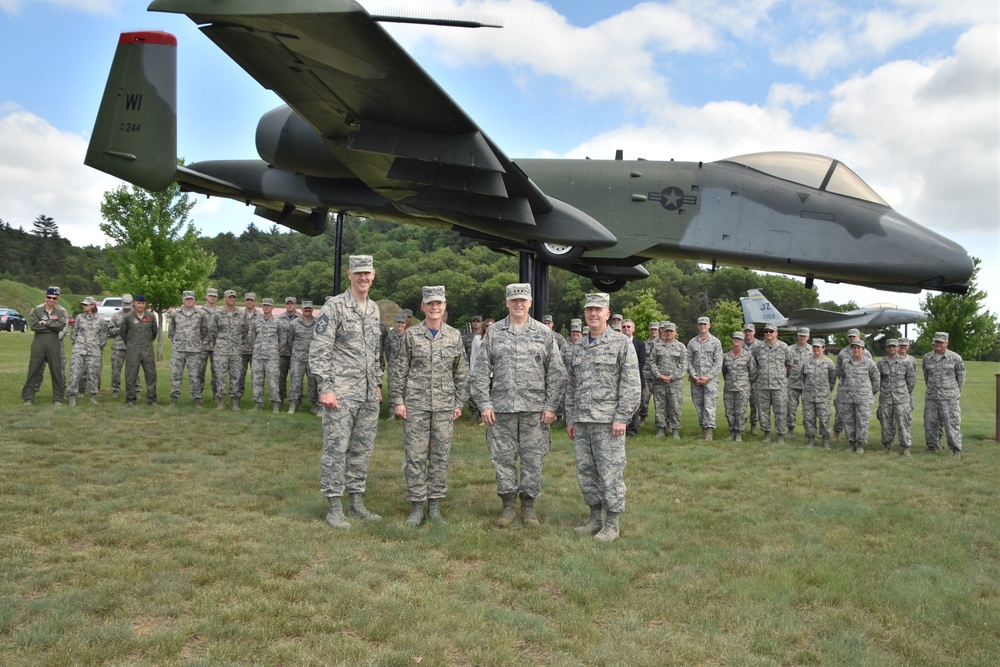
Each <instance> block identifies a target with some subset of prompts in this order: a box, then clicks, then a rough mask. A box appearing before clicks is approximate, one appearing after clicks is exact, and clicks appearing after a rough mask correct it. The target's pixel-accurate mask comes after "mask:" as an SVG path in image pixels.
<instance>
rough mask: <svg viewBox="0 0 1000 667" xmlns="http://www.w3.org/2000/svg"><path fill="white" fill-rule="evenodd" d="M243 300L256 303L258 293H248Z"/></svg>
mask: <svg viewBox="0 0 1000 667" xmlns="http://www.w3.org/2000/svg"><path fill="white" fill-rule="evenodd" d="M243 300H244V301H247V300H250V301H256V300H257V293H256V292H246V293H245V294H244V295H243Z"/></svg>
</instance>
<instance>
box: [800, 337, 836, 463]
mask: <svg viewBox="0 0 1000 667" xmlns="http://www.w3.org/2000/svg"><path fill="white" fill-rule="evenodd" d="M799 382H800V383H801V385H802V425H803V426H804V427H805V430H806V447H813V446H815V444H816V421H817V420H819V434H820V435H821V436H822V437H823V449H830V396H831V395H832V394H833V387H834V385H836V384H837V369H836V368H835V367H834V365H833V362H832V361H830V359H829V358H828V357H827V356H826V341H824V340H823V339H822V338H813V342H812V356H811V357H809V359H807V360H806V361H805V362H804V363H803V364H802V366H801V367H800V368H799Z"/></svg>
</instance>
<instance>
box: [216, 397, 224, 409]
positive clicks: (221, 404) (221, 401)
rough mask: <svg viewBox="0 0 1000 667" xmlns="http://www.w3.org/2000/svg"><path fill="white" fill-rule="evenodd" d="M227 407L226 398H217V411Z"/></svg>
mask: <svg viewBox="0 0 1000 667" xmlns="http://www.w3.org/2000/svg"><path fill="white" fill-rule="evenodd" d="M225 409H226V401H225V399H222V398H219V399H216V401H215V410H216V412H218V411H220V410H225Z"/></svg>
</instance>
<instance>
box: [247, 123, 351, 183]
mask: <svg viewBox="0 0 1000 667" xmlns="http://www.w3.org/2000/svg"><path fill="white" fill-rule="evenodd" d="M257 154H258V155H260V157H261V159H262V160H264V161H265V162H267V163H269V164H272V165H274V166H275V167H279V168H281V169H284V170H286V171H291V172H295V173H299V174H304V175H306V176H320V177H322V178H355V176H354V174H353V173H351V172H350V171H349V170H348V169H347V168H346V167H344V165H343V163H342V162H341V161H340V160H338V159H337V157H336V156H335V155H334V154H333V153H332V152H330V150H329V149H328V148H327V146H326V139H324V138H323V137H322V136H320V134H319V133H318V132H317V131H316V130H315V129H314V128H313V127H312V125H310V124H309V123H307V122H306V121H304V120H303V119H302V116H300V115H298V114H297V113H295V112H294V111H292V109H291V108H290V107H288V106H280V107H278V108H277V109H272V110H271V111H268V112H267V113H266V114H264V115H263V116H262V117H261V119H260V121H259V122H258V123H257Z"/></svg>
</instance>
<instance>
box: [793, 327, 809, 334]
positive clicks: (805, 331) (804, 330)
mask: <svg viewBox="0 0 1000 667" xmlns="http://www.w3.org/2000/svg"><path fill="white" fill-rule="evenodd" d="M795 333H796V335H798V336H808V335H809V327H799V330H798V331H797V332H795Z"/></svg>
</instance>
